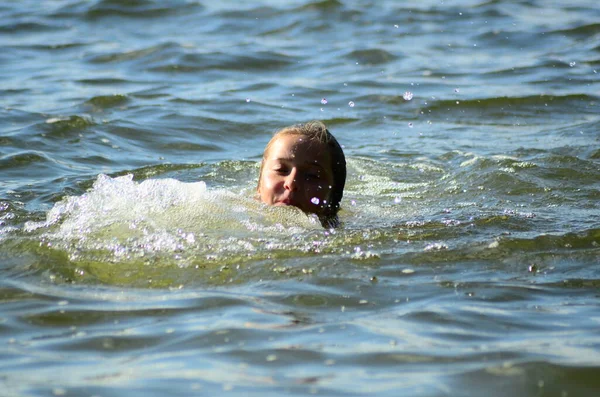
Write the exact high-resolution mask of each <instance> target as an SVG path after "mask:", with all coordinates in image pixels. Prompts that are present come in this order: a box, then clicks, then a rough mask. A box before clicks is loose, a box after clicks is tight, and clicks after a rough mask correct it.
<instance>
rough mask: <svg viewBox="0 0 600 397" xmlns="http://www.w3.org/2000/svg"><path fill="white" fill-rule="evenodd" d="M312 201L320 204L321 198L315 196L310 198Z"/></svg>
mask: <svg viewBox="0 0 600 397" xmlns="http://www.w3.org/2000/svg"><path fill="white" fill-rule="evenodd" d="M310 202H311V203H313V204H314V205H319V203H320V202H321V200H319V198H318V197H313V198H311V199H310Z"/></svg>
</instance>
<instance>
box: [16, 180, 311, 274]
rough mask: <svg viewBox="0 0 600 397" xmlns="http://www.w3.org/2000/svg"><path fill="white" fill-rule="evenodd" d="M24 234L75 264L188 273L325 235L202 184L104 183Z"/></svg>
mask: <svg viewBox="0 0 600 397" xmlns="http://www.w3.org/2000/svg"><path fill="white" fill-rule="evenodd" d="M24 230H25V231H26V232H28V233H35V234H37V233H40V237H41V240H42V241H43V243H44V244H47V245H48V246H52V247H53V248H58V249H62V250H65V251H66V252H67V253H68V254H69V258H70V259H71V260H81V259H84V260H85V259H89V258H90V257H93V258H94V259H98V255H100V259H101V260H103V261H108V262H115V261H116V262H119V261H127V260H134V259H139V258H146V259H147V258H149V257H150V258H153V259H157V258H161V259H165V258H167V259H169V260H173V259H175V260H176V261H177V263H178V264H179V265H181V266H187V265H189V264H190V263H192V262H194V261H195V260H196V259H197V258H198V257H199V256H200V257H209V256H210V257H213V258H216V257H219V258H220V259H227V257H228V256H229V257H232V256H239V255H246V254H247V253H251V252H258V251H268V250H270V249H272V248H273V247H280V246H282V247H283V246H286V244H287V245H288V246H289V247H287V248H288V249H294V246H293V243H290V242H289V241H290V236H291V235H295V234H299V233H300V234H301V233H306V232H307V231H314V230H321V227H320V225H319V222H318V221H317V220H316V219H314V218H313V217H311V216H306V215H305V214H303V213H302V212H301V211H300V210H298V209H296V208H293V207H291V208H290V207H267V206H265V205H264V204H262V203H260V202H258V201H257V200H255V199H254V197H252V196H247V195H243V194H236V193H233V192H230V191H227V190H219V189H209V188H208V187H207V186H206V183H204V182H195V183H185V182H181V181H178V180H175V179H149V180H145V181H142V182H137V181H134V180H133V176H132V175H126V176H121V177H116V178H111V177H109V176H107V175H100V176H98V178H97V180H96V181H95V183H94V185H93V186H92V188H91V189H90V190H89V191H88V192H86V193H85V194H83V195H81V196H69V197H66V198H64V199H63V200H62V201H60V202H58V203H56V204H55V205H54V207H53V208H52V209H51V210H50V211H49V212H48V214H47V216H46V220H45V221H43V222H27V223H26V224H25V228H24ZM286 241H287V242H286ZM291 244H292V245H291ZM296 248H298V247H296ZM99 253H100V254H99Z"/></svg>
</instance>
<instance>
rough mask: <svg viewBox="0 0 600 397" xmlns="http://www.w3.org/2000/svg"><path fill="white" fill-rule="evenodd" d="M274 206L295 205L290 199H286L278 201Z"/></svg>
mask: <svg viewBox="0 0 600 397" xmlns="http://www.w3.org/2000/svg"><path fill="white" fill-rule="evenodd" d="M273 205H278V206H282V205H293V204H292V200H290V199H289V198H284V199H283V200H278V201H277V202H275V204H273Z"/></svg>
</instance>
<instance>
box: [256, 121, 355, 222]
mask: <svg viewBox="0 0 600 397" xmlns="http://www.w3.org/2000/svg"><path fill="white" fill-rule="evenodd" d="M285 135H300V136H302V137H303V138H305V139H307V140H308V141H311V142H318V143H321V144H323V145H325V146H326V147H327V149H328V153H329V159H330V161H331V163H330V166H331V171H332V175H333V182H332V185H331V192H330V196H329V202H328V203H327V205H326V207H325V208H324V210H325V211H324V214H323V215H321V216H320V217H319V220H320V221H321V224H322V225H323V227H337V226H339V223H340V222H339V219H338V216H337V213H338V211H339V210H340V202H341V201H342V197H343V196H344V186H345V184H346V156H344V151H343V150H342V147H341V146H340V144H339V143H338V141H337V139H335V137H334V136H333V135H332V134H331V133H330V132H329V130H328V129H327V127H326V126H325V124H323V123H322V122H320V121H317V120H314V121H309V122H308V123H304V124H295V125H291V126H289V127H285V128H282V129H281V130H279V131H277V132H276V133H275V134H274V135H273V137H272V138H271V140H270V141H269V143H267V146H266V147H265V151H264V153H263V160H262V163H261V165H260V171H259V174H258V184H259V185H260V180H261V178H262V173H263V166H264V164H265V160H266V158H265V157H266V155H267V153H268V152H269V150H270V149H271V146H272V144H273V142H275V140H277V138H279V137H280V136H285Z"/></svg>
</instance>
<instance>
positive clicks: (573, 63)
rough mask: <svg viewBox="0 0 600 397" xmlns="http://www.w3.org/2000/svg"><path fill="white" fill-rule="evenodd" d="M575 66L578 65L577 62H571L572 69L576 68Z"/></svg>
mask: <svg viewBox="0 0 600 397" xmlns="http://www.w3.org/2000/svg"><path fill="white" fill-rule="evenodd" d="M575 65H577V62H569V66H570V67H573V66H575Z"/></svg>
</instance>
